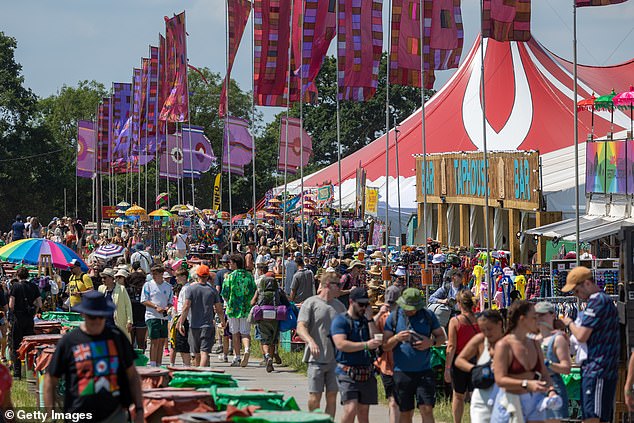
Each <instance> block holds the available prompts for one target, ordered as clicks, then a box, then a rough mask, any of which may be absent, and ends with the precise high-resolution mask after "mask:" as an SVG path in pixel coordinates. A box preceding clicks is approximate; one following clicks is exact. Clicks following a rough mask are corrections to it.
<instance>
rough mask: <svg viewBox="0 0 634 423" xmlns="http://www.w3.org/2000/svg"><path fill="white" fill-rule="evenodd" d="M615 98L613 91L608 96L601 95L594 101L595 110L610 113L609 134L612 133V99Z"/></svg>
mask: <svg viewBox="0 0 634 423" xmlns="http://www.w3.org/2000/svg"><path fill="white" fill-rule="evenodd" d="M614 97H616V93H615V92H614V90H612V92H611V93H610V94H606V95H602V96H601V97H597V98H596V100H594V108H595V110H608V111H609V112H610V133H613V132H614V102H613V101H612V99H614Z"/></svg>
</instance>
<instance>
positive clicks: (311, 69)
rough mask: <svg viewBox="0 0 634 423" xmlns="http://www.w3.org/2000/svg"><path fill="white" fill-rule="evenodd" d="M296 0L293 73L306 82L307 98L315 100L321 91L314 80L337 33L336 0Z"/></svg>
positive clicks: (310, 100) (304, 84)
mask: <svg viewBox="0 0 634 423" xmlns="http://www.w3.org/2000/svg"><path fill="white" fill-rule="evenodd" d="M294 1H295V3H294V6H293V7H294V10H293V40H292V44H293V46H292V48H293V63H294V64H295V65H296V68H297V69H296V70H295V72H294V76H295V77H298V78H300V80H301V81H303V92H304V101H307V102H310V103H316V102H317V96H318V94H319V93H318V92H317V86H316V85H315V79H317V74H319V70H320V69H321V65H322V63H323V62H324V57H326V54H327V53H328V48H329V47H330V44H331V42H332V39H333V38H335V34H336V15H335V12H336V10H335V9H336V3H335V0H328V1H320V0H294ZM302 9H303V10H302ZM298 29H299V30H298ZM302 29H303V31H302ZM297 66H299V67H297Z"/></svg>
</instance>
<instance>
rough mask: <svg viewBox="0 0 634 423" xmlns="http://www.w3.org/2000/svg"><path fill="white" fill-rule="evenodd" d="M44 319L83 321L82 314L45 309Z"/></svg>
mask: <svg viewBox="0 0 634 423" xmlns="http://www.w3.org/2000/svg"><path fill="white" fill-rule="evenodd" d="M42 320H59V321H60V322H83V321H84V319H83V318H82V317H81V314H79V313H74V312H72V311H45V312H44V313H42Z"/></svg>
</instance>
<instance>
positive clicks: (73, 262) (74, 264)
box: [68, 259, 81, 267]
mask: <svg viewBox="0 0 634 423" xmlns="http://www.w3.org/2000/svg"><path fill="white" fill-rule="evenodd" d="M68 267H81V261H79V260H78V259H72V260H71V261H70V262H68Z"/></svg>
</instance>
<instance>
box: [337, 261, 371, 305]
mask: <svg viewBox="0 0 634 423" xmlns="http://www.w3.org/2000/svg"><path fill="white" fill-rule="evenodd" d="M364 269H365V264H364V263H363V262H361V261H359V260H352V261H351V262H350V265H349V266H348V267H347V271H348V273H346V274H345V275H343V276H342V277H341V294H340V295H339V301H341V302H342V303H343V305H344V306H346V307H348V303H349V295H350V292H351V291H352V289H353V288H355V287H357V286H360V285H361V272H362V271H363V270H364Z"/></svg>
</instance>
